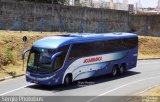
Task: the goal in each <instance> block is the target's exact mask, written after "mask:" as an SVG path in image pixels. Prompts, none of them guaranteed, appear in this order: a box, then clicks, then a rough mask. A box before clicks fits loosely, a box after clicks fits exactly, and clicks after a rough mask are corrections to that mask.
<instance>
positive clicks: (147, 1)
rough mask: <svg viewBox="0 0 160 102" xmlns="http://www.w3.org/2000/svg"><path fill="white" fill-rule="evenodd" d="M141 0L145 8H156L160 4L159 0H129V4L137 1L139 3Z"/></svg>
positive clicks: (120, 0)
mask: <svg viewBox="0 0 160 102" xmlns="http://www.w3.org/2000/svg"><path fill="white" fill-rule="evenodd" d="M105 1H110V0H105ZM113 1H114V2H116V1H119V2H123V0H113ZM139 1H140V2H141V6H142V7H143V8H147V7H154V8H155V7H157V5H158V0H128V2H129V4H136V2H137V3H139Z"/></svg>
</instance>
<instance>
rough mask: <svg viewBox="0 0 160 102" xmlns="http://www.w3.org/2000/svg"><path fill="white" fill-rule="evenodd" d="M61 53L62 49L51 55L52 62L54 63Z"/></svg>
mask: <svg viewBox="0 0 160 102" xmlns="http://www.w3.org/2000/svg"><path fill="white" fill-rule="evenodd" d="M61 53H62V51H61V52H57V53H55V54H54V55H53V56H52V57H51V64H53V62H54V60H55V58H56V57H57V56H58V55H60V54H61Z"/></svg>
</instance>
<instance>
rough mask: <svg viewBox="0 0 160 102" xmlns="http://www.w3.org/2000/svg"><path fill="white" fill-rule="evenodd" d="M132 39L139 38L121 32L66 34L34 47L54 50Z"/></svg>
mask: <svg viewBox="0 0 160 102" xmlns="http://www.w3.org/2000/svg"><path fill="white" fill-rule="evenodd" d="M130 37H137V34H132V33H121V32H119V33H103V34H95V33H82V34H78V33H77V34H64V35H57V36H50V37H45V38H43V39H40V40H38V41H36V42H35V43H34V44H33V46H34V47H40V48H48V49H53V48H58V47H61V46H64V45H68V44H73V43H83V42H94V41H102V40H112V39H120V38H130Z"/></svg>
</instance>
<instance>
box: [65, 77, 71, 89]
mask: <svg viewBox="0 0 160 102" xmlns="http://www.w3.org/2000/svg"><path fill="white" fill-rule="evenodd" d="M71 83H72V76H71V75H67V76H66V77H65V79H64V85H65V86H68V85H69V84H71Z"/></svg>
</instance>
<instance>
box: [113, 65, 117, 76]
mask: <svg viewBox="0 0 160 102" xmlns="http://www.w3.org/2000/svg"><path fill="white" fill-rule="evenodd" d="M117 74H118V66H116V65H115V66H114V67H113V69H112V73H111V75H112V77H115V76H117Z"/></svg>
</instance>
